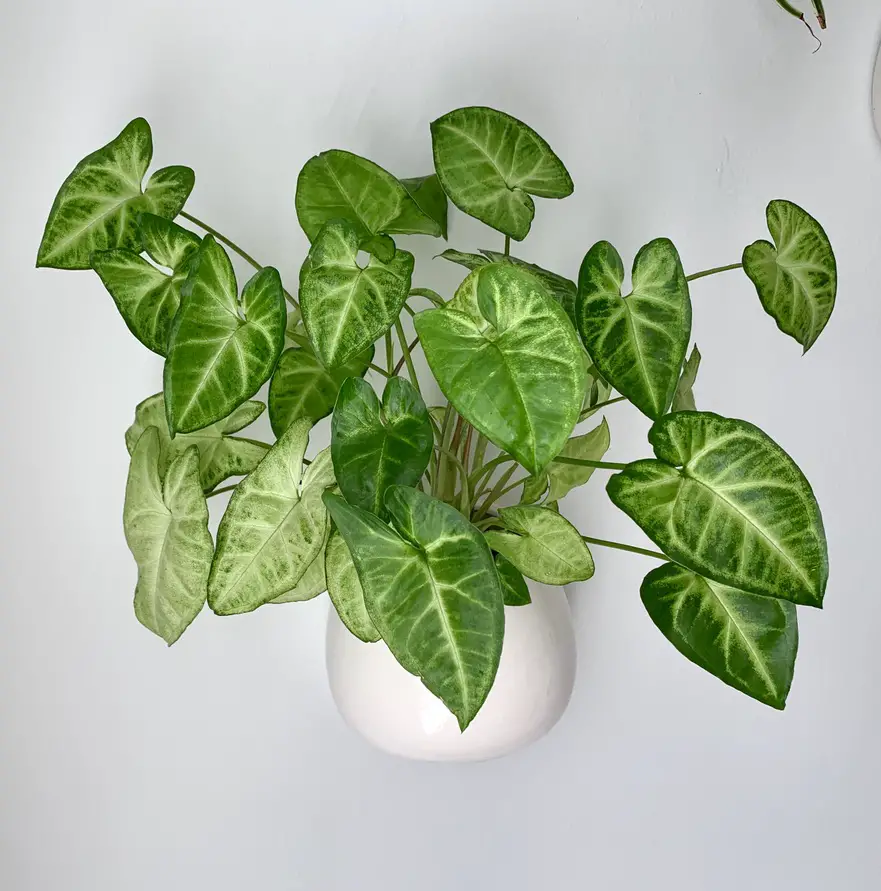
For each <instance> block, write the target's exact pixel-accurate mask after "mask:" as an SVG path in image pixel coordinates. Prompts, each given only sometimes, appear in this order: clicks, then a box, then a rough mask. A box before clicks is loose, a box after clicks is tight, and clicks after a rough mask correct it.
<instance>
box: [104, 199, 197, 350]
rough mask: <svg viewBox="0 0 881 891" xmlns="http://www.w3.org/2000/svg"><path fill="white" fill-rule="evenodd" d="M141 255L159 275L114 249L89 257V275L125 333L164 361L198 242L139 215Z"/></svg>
mask: <svg viewBox="0 0 881 891" xmlns="http://www.w3.org/2000/svg"><path fill="white" fill-rule="evenodd" d="M140 233H141V242H142V244H143V248H144V250H145V251H146V252H147V253H148V254H149V255H150V257H151V258H152V259H153V261H154V262H155V263H157V264H159V266H166V267H168V268H169V269H171V273H170V274H169V273H167V272H163V271H162V270H161V269H159V268H158V267H157V266H155V265H154V264H153V263H150V262H149V261H148V260H145V259H144V258H143V257H142V256H140V254H138V253H136V252H135V251H130V250H127V249H126V248H116V249H114V250H111V251H97V252H96V253H94V254H92V269H94V270H95V272H97V273H98V275H99V276H100V278H101V281H102V282H103V283H104V287H105V288H107V290H108V292H109V293H110V296H111V297H112V298H113V300H114V302H115V303H116V308H117V309H118V310H119V313H120V315H121V316H122V317H123V319H124V320H125V323H126V325H128V328H129V331H131V332H132V334H134V335H135V337H137V338H138V340H140V341H141V343H142V344H144V346H145V347H147V348H148V349H150V350H152V351H153V352H154V353H158V354H159V355H160V356H164V355H165V354H166V352H167V351H168V339H169V337H170V335H171V326H172V323H173V322H174V317H175V315H177V311H178V308H179V307H180V301H181V286H182V285H183V283H184V282H185V281H186V279H187V275H188V274H189V270H190V261H191V260H192V259H193V255H194V254H195V253H196V251H197V250H198V249H199V244H200V240H199V238H198V236H196V235H194V234H193V233H192V232H190V231H188V230H187V229H183V228H181V227H180V226H178V225H177V224H176V223H172V222H170V221H169V220H166V219H163V218H162V217H157V216H155V215H154V214H148V213H145V214H141V219H140Z"/></svg>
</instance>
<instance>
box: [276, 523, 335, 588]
mask: <svg viewBox="0 0 881 891" xmlns="http://www.w3.org/2000/svg"><path fill="white" fill-rule="evenodd" d="M328 530H329V524H328ZM326 550H327V544H326V543H325V545H324V547H322V549H321V550H320V551H319V552H318V554H317V556H316V557H315V559H314V560H313V561H312V562H311V563H310V564H309V565H308V566H307V567H306V571H305V572H304V573H303V574H302V575H301V576H300V581H298V582H297V584H296V585H294V587H293V588H291V590H290V591H288V592H286V593H285V594H282V595H281V596H280V597H276V598H275V600H270V601H269V602H270V603H303V602H304V601H306V600H314V599H315V598H316V597H318V595H319V594H323V593H324V592H325V591H326V590H327V575H326V573H325V568H324V561H325V553H326Z"/></svg>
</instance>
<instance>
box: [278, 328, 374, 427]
mask: <svg viewBox="0 0 881 891" xmlns="http://www.w3.org/2000/svg"><path fill="white" fill-rule="evenodd" d="M305 342H306V347H305V348H302V347H294V348H293V349H289V350H285V351H284V352H283V353H282V354H281V359H279V360H278V366H277V367H276V369H275V373H274V374H273V375H272V382H271V383H270V384H269V420H270V421H271V422H272V431H273V433H275V435H276V436H277V437H278V436H281V434H282V433H284V431H285V430H287V429H288V427H290V425H291V424H292V423H293V422H294V421H296V420H299V419H300V418H311V419H312V421H313V422H314V421H320V420H321V418H324V417H327V415H329V414H330V413H331V412H332V411H333V406H334V403H335V402H336V399H337V395H338V394H339V392H340V387H341V386H342V385H343V381H344V380H346V378H349V377H363V375H364V374H365V372H366V371H367V368H368V366H369V365H370V363H371V362H372V361H373V345H372V344H371V345H370V346H369V347H368V348H367V349H366V350H365V351H364V352H363V353H359V354H358V355H357V356H354V357H352V358H351V359H349V360H348V362H345V363H343V364H342V365H339V366H338V367H336V368H325V367H324V366H323V365H322V364H321V362H320V361H319V359H318V357H317V356H316V355H315V353H314V352H313V351H312V347H311V346H309V342H308V340H306V341H305Z"/></svg>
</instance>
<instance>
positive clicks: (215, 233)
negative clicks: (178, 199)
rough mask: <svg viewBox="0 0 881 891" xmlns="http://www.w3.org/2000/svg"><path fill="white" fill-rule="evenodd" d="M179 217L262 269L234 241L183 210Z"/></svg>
mask: <svg viewBox="0 0 881 891" xmlns="http://www.w3.org/2000/svg"><path fill="white" fill-rule="evenodd" d="M180 215H181V216H182V217H183V218H184V219H185V220H189V221H190V222H191V223H193V224H195V225H196V226H198V227H199V228H200V229H204V230H205V231H206V232H207V233H208V234H209V235H213V236H214V237H215V238H216V239H217V240H218V241H220V242H222V243H223V244H225V245H226V246H227V247H228V248H229V249H230V250H231V251H235V252H236V253H237V254H238V255H239V256H240V257H241V258H242V259H243V260H244V261H245V262H246V263H250V264H251V265H252V266H253V267H254V268H255V269H257V270H260V269H263V268H264V267H263V266H261V265H260V264H259V263H258V262H257V261H256V260H255V259H254V258H253V257H252V256H251V255H250V254H248V253H246V252H245V251H244V250H243V249H242V248H240V247H239V246H238V245H237V244H236V243H235V242H234V241H232V240H231V239H229V238H227V237H226V236H225V235H223V234H222V233H220V232H218V231H217V230H216V229H215V228H214V227H213V226H209V225H208V224H207V223H203V222H202V221H201V220H200V219H198V218H197V217H194V216H193V215H192V214H188V213H187V212H186V211H185V210H182V211H181V212H180ZM282 291H284V296H285V299H286V300H287V301H288V303H290V304H291V306H293V307H294V308H295V309H299V308H300V304H299V303H297V301H296V300H295V299H294V298H293V295H291V294H289V293H288V292H287V291H285V289H284V288H282Z"/></svg>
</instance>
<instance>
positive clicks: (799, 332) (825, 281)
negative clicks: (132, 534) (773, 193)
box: [743, 201, 838, 352]
mask: <svg viewBox="0 0 881 891" xmlns="http://www.w3.org/2000/svg"><path fill="white" fill-rule="evenodd" d="M767 217H768V229H769V230H770V232H771V237H772V238H773V239H774V244H771V242H769V241H756V242H754V243H753V244H751V245H750V246H749V247H748V248H746V250H744V252H743V268H744V271H745V272H746V274H747V275H748V276H749V277H750V279H751V280H752V283H753V284H754V285H755V286H756V291H758V294H759V300H761V301H762V306H763V307H764V308H765V312H767V313H768V315H770V316H771V317H772V318H773V319H774V321H775V322H777V327H778V328H779V329H780V330H781V331H782V332H783V333H784V334H788V335H789V336H790V337H793V338H794V339H795V340H797V341H798V342H799V343H800V344H801V345H802V347H803V348H804V352H807V351H808V350H809V349H810V348H811V347H812V346H813V345H814V342H815V341H816V340H817V338H818V337H819V336H820V334H821V333H822V331H823V329H824V328H825V327H826V323H827V322H828V321H829V317H830V316H831V315H832V310H833V309H834V308H835V294H836V291H837V289H838V270H837V267H836V263H835V255H834V254H833V253H832V245H831V244H830V243H829V239H828V237H827V236H826V233H825V232H824V231H823V227H822V226H821V225H820V224H819V223H818V222H817V221H816V220H815V219H814V218H813V217H812V216H811V215H810V214H809V213H807V212H806V211H804V210H802V209H801V208H800V207H799V206H798V205H796V204H793V203H792V202H791V201H772V202H771V203H770V204H769V205H768V212H767Z"/></svg>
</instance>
